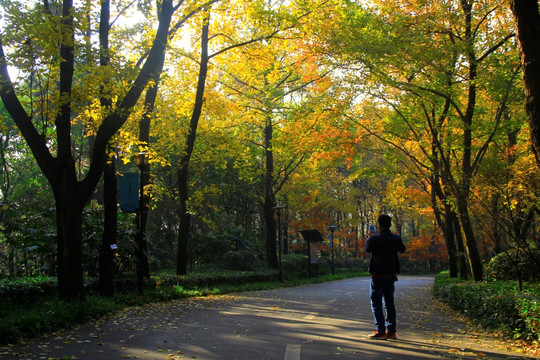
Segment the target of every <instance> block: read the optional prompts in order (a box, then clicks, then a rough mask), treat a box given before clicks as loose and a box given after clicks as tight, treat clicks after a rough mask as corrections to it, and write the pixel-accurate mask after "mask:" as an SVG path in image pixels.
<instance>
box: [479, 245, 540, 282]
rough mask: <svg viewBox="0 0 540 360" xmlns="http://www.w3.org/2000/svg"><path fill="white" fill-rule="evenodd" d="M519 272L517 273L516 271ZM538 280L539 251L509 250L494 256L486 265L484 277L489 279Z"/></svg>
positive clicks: (539, 269) (539, 275)
mask: <svg viewBox="0 0 540 360" xmlns="http://www.w3.org/2000/svg"><path fill="white" fill-rule="evenodd" d="M518 272H519V273H518ZM518 275H521V279H522V280H523V281H539V280H540V252H539V251H538V250H533V251H532V252H525V251H523V250H519V251H518V250H509V251H506V252H503V253H500V254H498V255H496V256H494V257H493V258H492V259H491V260H490V262H489V264H488V265H487V267H486V271H485V278H486V279H490V280H496V281H498V280H517V279H518Z"/></svg>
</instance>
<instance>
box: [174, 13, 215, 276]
mask: <svg viewBox="0 0 540 360" xmlns="http://www.w3.org/2000/svg"><path fill="white" fill-rule="evenodd" d="M207 16H208V17H207V18H206V19H205V21H204V25H203V27H202V35H201V62H200V66H199V79H198V83H197V93H196V94H195V105H194V106H193V113H192V114H191V121H190V124H189V132H188V135H187V139H186V146H185V150H184V154H183V155H182V157H181V159H180V162H179V166H178V205H177V213H178V217H179V220H180V226H179V230H178V249H177V254H176V274H177V275H183V274H186V272H187V262H188V243H189V228H190V225H191V215H190V214H189V212H188V198H189V196H188V190H189V186H188V172H189V162H190V159H191V155H192V154H193V149H194V147H195V139H196V137H197V127H198V124H199V119H200V117H201V113H202V107H203V103H204V89H205V86H206V75H207V73H208V23H209V21H208V20H209V16H210V13H207Z"/></svg>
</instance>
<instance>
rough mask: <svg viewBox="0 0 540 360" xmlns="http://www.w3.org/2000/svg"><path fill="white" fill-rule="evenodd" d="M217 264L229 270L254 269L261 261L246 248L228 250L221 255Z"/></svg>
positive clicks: (260, 265) (260, 264) (259, 266)
mask: <svg viewBox="0 0 540 360" xmlns="http://www.w3.org/2000/svg"><path fill="white" fill-rule="evenodd" d="M219 264H220V265H221V267H223V268H224V269H229V270H241V271H247V270H256V269H260V268H261V267H262V262H261V260H259V259H258V258H257V255H256V254H255V253H254V252H252V251H250V250H247V249H244V250H238V251H228V252H226V253H225V254H223V256H222V257H221V259H220V261H219Z"/></svg>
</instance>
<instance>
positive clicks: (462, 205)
mask: <svg viewBox="0 0 540 360" xmlns="http://www.w3.org/2000/svg"><path fill="white" fill-rule="evenodd" d="M457 206H458V211H459V220H460V221H461V227H462V229H463V233H464V234H465V241H466V245H467V254H468V255H469V264H470V267H471V273H472V277H473V279H474V281H482V278H483V272H484V269H483V265H482V260H481V257H480V251H479V250H478V243H477V242H476V238H475V236H474V230H473V227H472V224H471V219H470V217H469V209H468V204H467V199H466V198H465V197H464V196H461V197H458V199H457Z"/></svg>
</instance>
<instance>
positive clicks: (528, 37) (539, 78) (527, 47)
mask: <svg viewBox="0 0 540 360" xmlns="http://www.w3.org/2000/svg"><path fill="white" fill-rule="evenodd" d="M511 7H512V12H513V13H514V17H515V19H516V29H517V38H518V41H519V46H520V49H521V64H522V67H523V81H524V84H525V96H526V99H525V109H526V112H527V117H528V119H529V129H530V132H531V143H532V147H533V151H534V155H535V156H536V164H537V165H538V166H539V167H540V46H538V39H540V12H539V10H538V0H512V2H511Z"/></svg>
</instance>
